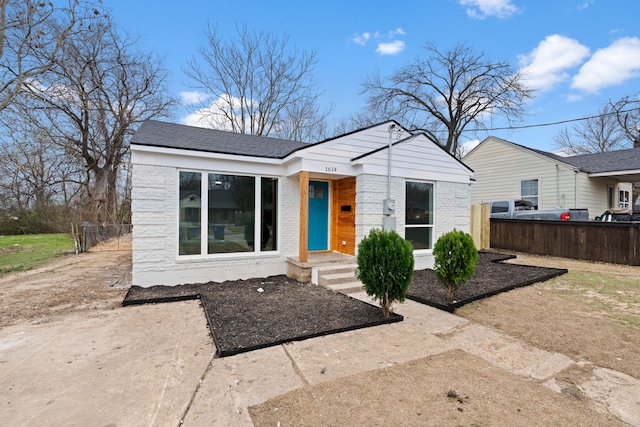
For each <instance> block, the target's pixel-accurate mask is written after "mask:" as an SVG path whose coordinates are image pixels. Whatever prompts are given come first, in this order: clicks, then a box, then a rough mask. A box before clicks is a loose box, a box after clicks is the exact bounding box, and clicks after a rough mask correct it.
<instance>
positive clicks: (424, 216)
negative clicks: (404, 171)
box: [405, 182, 433, 224]
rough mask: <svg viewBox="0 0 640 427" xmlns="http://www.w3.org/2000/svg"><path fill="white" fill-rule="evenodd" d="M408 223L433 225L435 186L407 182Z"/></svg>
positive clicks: (406, 213)
mask: <svg viewBox="0 0 640 427" xmlns="http://www.w3.org/2000/svg"><path fill="white" fill-rule="evenodd" d="M406 189H407V195H406V212H405V216H406V223H407V224H433V184H428V183H426V182H407V184H406Z"/></svg>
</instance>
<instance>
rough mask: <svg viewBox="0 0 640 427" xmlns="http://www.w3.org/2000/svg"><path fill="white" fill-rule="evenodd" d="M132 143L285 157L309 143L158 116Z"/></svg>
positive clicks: (145, 123) (142, 129) (274, 157)
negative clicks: (230, 130)
mask: <svg viewBox="0 0 640 427" xmlns="http://www.w3.org/2000/svg"><path fill="white" fill-rule="evenodd" d="M131 144H134V145H145V146H151V147H164V148H178V149H181V150H192V151H204V152H209V153H221V154H234V155H240V156H253V157H266V158H273V159H282V158H284V157H286V156H288V155H289V154H291V153H292V152H294V151H296V150H299V149H301V148H305V147H309V146H310V144H307V143H304V142H296V141H289V140H286V139H277V138H269V137H264V136H255V135H247V134H243V133H235V132H226V131H221V130H216V129H205V128H199V127H194V126H186V125H178V124H174V123H165V122H159V121H156V120H147V121H145V122H143V123H142V125H141V126H140V128H139V129H138V131H137V132H136V133H135V134H134V135H133V138H131Z"/></svg>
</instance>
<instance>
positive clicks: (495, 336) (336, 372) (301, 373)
mask: <svg viewBox="0 0 640 427" xmlns="http://www.w3.org/2000/svg"><path fill="white" fill-rule="evenodd" d="M352 296H355V297H357V298H360V299H363V300H368V298H367V296H366V294H364V293H359V294H355V295H352ZM395 311H396V312H398V313H400V314H402V315H404V317H405V319H404V321H403V322H400V323H394V324H391V325H383V326H377V327H374V328H366V329H361V330H357V331H351V332H345V333H341V334H335V335H329V336H325V337H321V338H315V339H310V340H306V341H301V342H294V343H289V344H285V345H281V346H277V347H271V348H267V349H263V350H259V351H254V352H250V353H245V354H240V355H237V356H233V357H227V358H223V359H214V360H213V361H212V363H211V366H210V368H209V370H208V372H207V375H206V376H205V378H204V381H203V383H202V385H201V387H200V389H199V391H198V393H197V395H196V396H195V399H194V401H193V403H192V405H191V407H190V408H189V411H188V412H187V414H186V417H185V419H184V425H185V426H211V425H223V426H252V425H253V424H252V422H251V418H250V416H249V413H248V410H247V408H248V407H250V406H253V405H256V404H259V403H262V402H265V401H266V400H268V399H270V398H273V397H276V396H279V395H281V394H283V393H286V392H288V391H292V390H295V389H297V388H300V387H303V386H305V385H307V384H311V385H314V384H318V383H320V382H324V381H329V380H332V379H336V378H340V377H344V376H348V375H354V374H358V373H362V372H366V371H370V370H374V369H378V368H383V367H387V366H392V365H394V364H398V363H403V362H408V361H410V360H414V359H419V358H424V357H427V356H431V355H435V354H438V353H442V352H446V351H449V350H453V349H462V350H464V351H467V352H469V353H470V354H473V355H475V356H478V357H481V358H482V359H484V360H486V361H488V362H489V363H491V364H493V365H495V366H498V367H500V368H503V369H505V370H507V371H509V372H512V373H514V374H517V375H519V376H522V377H526V378H532V379H535V380H538V381H540V382H542V383H543V384H544V386H547V387H549V388H551V389H552V390H555V391H557V392H560V387H559V386H558V385H557V384H556V383H555V381H554V380H553V376H554V375H556V374H557V373H559V372H560V371H562V370H563V369H565V368H567V367H569V366H571V365H572V364H574V363H577V362H576V361H573V360H571V359H569V358H568V357H566V356H564V355H562V354H558V353H549V352H546V351H543V350H540V349H538V348H534V347H531V346H529V345H526V344H524V343H522V342H519V341H517V340H514V339H513V338H511V337H509V336H507V335H505V334H503V333H501V332H499V331H495V330H492V329H489V328H486V327H483V326H479V325H476V324H472V323H470V322H469V321H467V320H466V319H463V318H461V317H458V316H456V315H453V314H449V313H446V312H444V311H441V310H437V309H434V308H432V307H428V306H425V305H422V304H419V303H415V302H412V301H407V302H405V303H404V304H400V305H396V310H395ZM596 374H597V378H594V379H592V380H590V381H589V382H588V383H585V384H583V385H582V389H583V391H584V393H585V394H586V395H587V396H588V397H589V398H591V399H594V400H595V401H596V402H597V404H596V405H594V406H596V407H597V409H598V410H600V411H601V412H610V413H611V414H613V415H615V416H617V417H619V418H620V419H621V420H623V421H625V422H627V423H629V424H631V425H633V426H640V381H639V380H637V379H635V378H633V377H630V376H627V375H624V374H620V373H617V372H613V371H610V370H604V369H596Z"/></svg>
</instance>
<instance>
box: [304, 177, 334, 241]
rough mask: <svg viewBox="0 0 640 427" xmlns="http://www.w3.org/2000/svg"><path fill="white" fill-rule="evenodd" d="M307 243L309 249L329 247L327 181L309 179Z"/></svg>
mask: <svg viewBox="0 0 640 427" xmlns="http://www.w3.org/2000/svg"><path fill="white" fill-rule="evenodd" d="M307 226H308V230H309V243H308V248H309V250H310V251H326V250H328V249H329V183H328V182H324V181H309V221H308V224H307Z"/></svg>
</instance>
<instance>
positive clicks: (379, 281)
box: [356, 229, 414, 317]
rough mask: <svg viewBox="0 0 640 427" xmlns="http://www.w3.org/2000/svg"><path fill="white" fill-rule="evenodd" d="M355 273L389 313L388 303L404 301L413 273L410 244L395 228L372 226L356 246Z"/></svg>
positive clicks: (385, 313) (369, 293) (367, 290)
mask: <svg viewBox="0 0 640 427" xmlns="http://www.w3.org/2000/svg"><path fill="white" fill-rule="evenodd" d="M357 263H358V267H357V269H356V277H357V278H358V280H360V281H361V282H362V283H363V284H364V289H365V291H366V292H367V295H369V296H372V297H374V299H375V300H377V301H379V302H380V306H381V307H382V314H383V315H384V317H389V313H390V311H391V304H392V303H393V302H394V301H398V302H403V301H404V299H405V297H406V295H407V289H408V288H409V284H411V278H412V277H413V265H414V259H413V248H412V247H411V243H409V242H407V241H406V240H404V239H403V238H402V237H400V235H399V234H398V233H396V232H395V231H388V232H387V231H382V230H377V229H373V230H371V232H370V233H369V235H368V236H367V237H365V238H364V239H362V241H361V242H360V245H359V246H358V257H357Z"/></svg>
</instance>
